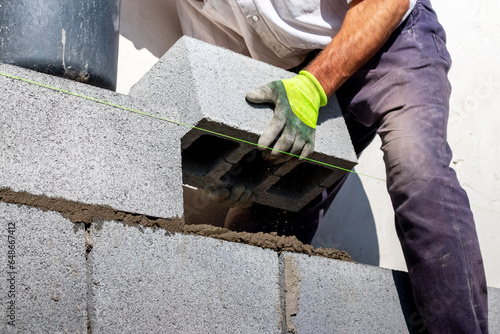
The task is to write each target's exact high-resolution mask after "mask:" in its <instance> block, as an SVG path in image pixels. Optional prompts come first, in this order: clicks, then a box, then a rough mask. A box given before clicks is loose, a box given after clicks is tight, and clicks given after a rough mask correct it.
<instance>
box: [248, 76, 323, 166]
mask: <svg viewBox="0 0 500 334" xmlns="http://www.w3.org/2000/svg"><path fill="white" fill-rule="evenodd" d="M247 99H248V101H250V102H254V103H273V104H274V105H275V109H274V116H273V118H272V119H271V122H270V123H269V125H268V126H267V128H266V130H265V131H264V133H263V134H262V135H261V136H260V138H259V142H258V144H259V145H260V146H262V147H272V148H273V150H268V151H265V152H264V153H263V157H264V158H265V159H268V160H271V161H273V162H274V163H281V162H284V161H286V160H288V159H290V158H291V157H292V156H291V155H289V154H283V153H282V152H289V153H291V154H294V155H300V156H301V157H307V156H308V155H309V154H311V153H312V152H313V151H314V136H315V131H316V123H317V121H318V112H319V108H320V107H322V106H324V105H326V103H327V97H326V94H325V91H324V90H323V88H322V87H321V85H320V83H319V82H318V80H316V78H315V77H314V76H313V75H312V74H311V73H309V72H307V71H300V73H299V75H297V76H296V77H293V78H291V79H285V80H279V81H273V82H271V83H269V84H267V85H264V86H261V87H258V88H255V89H253V90H251V91H249V92H248V93H247ZM278 136H279V138H278V139H277V137H278ZM276 139H277V140H276ZM275 141H276V143H275V144H274V146H271V145H272V144H273V143H274V142H275ZM280 151H281V152H280Z"/></svg>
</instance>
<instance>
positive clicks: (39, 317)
mask: <svg viewBox="0 0 500 334" xmlns="http://www.w3.org/2000/svg"><path fill="white" fill-rule="evenodd" d="M84 230H85V228H84V226H83V224H73V223H71V222H70V221H68V220H67V219H64V218H63V217H61V215H60V214H58V213H55V212H43V211H40V210H38V209H35V208H30V207H26V206H17V205H13V204H5V203H0V254H1V256H0V308H1V312H0V333H6V334H7V333H19V334H21V333H40V334H42V333H54V334H59V333H61V334H62V333H80V334H85V333H87V289H86V277H87V275H86V274H87V272H86V263H85V238H84ZM9 252H10V253H9ZM12 321H13V324H14V326H12V323H11V324H10V325H9V324H8V323H9V322H12Z"/></svg>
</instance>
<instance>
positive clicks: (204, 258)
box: [89, 222, 280, 334]
mask: <svg viewBox="0 0 500 334" xmlns="http://www.w3.org/2000/svg"><path fill="white" fill-rule="evenodd" d="M91 237H92V239H93V243H94V246H93V249H92V251H91V252H90V253H89V266H90V267H89V268H90V275H91V276H90V280H89V289H90V291H91V299H90V303H91V305H92V306H91V308H90V310H89V314H90V321H91V329H92V333H93V334H99V333H106V334H108V333H109V334H111V333H120V334H121V333H160V332H161V333H280V330H279V325H280V320H279V318H280V304H279V278H278V277H279V270H278V257H277V256H276V253H275V252H273V251H269V250H263V249H260V248H257V247H252V246H247V245H241V244H235V243H230V242H223V241H219V240H215V239H211V238H206V237H197V236H185V235H179V234H175V235H171V236H170V235H168V234H166V232H165V231H164V230H157V229H152V228H136V227H130V226H126V225H122V224H120V223H115V222H103V223H102V224H93V227H92V230H91Z"/></svg>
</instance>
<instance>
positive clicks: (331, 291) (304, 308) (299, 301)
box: [281, 253, 422, 334]
mask: <svg viewBox="0 0 500 334" xmlns="http://www.w3.org/2000/svg"><path fill="white" fill-rule="evenodd" d="M281 257H282V262H283V265H284V281H285V288H286V289H287V290H288V291H291V293H290V296H287V297H288V298H287V299H286V301H287V305H286V307H285V311H286V314H287V316H286V320H287V323H286V326H287V328H288V330H289V331H295V333H318V334H320V333H370V334H371V333H387V334H390V333H394V334H399V333H408V332H409V330H411V332H412V333H413V332H415V331H414V330H420V328H417V326H418V325H422V324H421V319H419V317H418V313H417V312H416V309H415V306H414V305H413V303H412V300H413V298H412V296H411V288H410V286H409V281H408V276H407V274H406V273H402V272H396V271H391V270H385V269H381V268H377V267H372V266H367V265H362V264H353V263H346V262H341V261H335V260H329V259H324V258H319V257H310V256H304V255H302V254H293V253H284V254H282V255H281ZM412 322H413V323H412ZM415 333H417V332H415Z"/></svg>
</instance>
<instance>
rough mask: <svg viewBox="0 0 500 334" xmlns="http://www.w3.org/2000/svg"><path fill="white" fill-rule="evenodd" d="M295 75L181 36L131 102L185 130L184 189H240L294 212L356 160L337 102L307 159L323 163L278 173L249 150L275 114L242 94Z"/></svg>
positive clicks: (326, 112) (325, 113)
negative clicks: (138, 102)
mask: <svg viewBox="0 0 500 334" xmlns="http://www.w3.org/2000/svg"><path fill="white" fill-rule="evenodd" d="M293 75H294V74H293V73H290V72H287V71H285V70H283V69H279V68H276V67H273V66H271V65H268V64H265V63H262V62H259V61H256V60H253V59H251V58H248V57H245V56H242V55H239V54H237V53H234V52H232V51H229V50H226V49H222V48H219V47H216V46H212V45H209V44H207V43H204V42H201V41H198V40H195V39H192V38H189V37H186V36H184V37H182V38H181V39H180V40H179V41H178V42H177V43H176V44H175V45H174V46H173V47H172V48H171V49H170V50H169V51H168V52H167V53H166V54H165V56H163V58H162V59H161V60H160V61H159V62H158V63H157V64H156V65H155V66H154V67H153V69H152V70H151V71H150V72H149V73H148V74H147V75H146V76H144V77H143V78H142V79H141V80H140V81H139V83H137V84H136V85H135V86H134V87H133V88H132V90H131V92H130V94H131V96H133V97H136V98H140V99H143V100H144V103H145V104H146V105H148V107H149V109H151V110H155V112H157V113H158V116H161V117H166V118H169V119H173V120H175V121H178V122H181V123H182V124H183V126H184V128H185V135H184V136H183V138H182V150H183V152H182V163H183V180H184V183H186V184H189V185H192V186H196V187H211V188H216V187H220V186H223V187H229V186H231V185H234V184H243V185H245V186H247V187H249V188H251V189H253V193H254V194H255V195H256V197H257V200H256V201H257V202H258V203H261V204H265V205H269V206H273V207H277V208H282V209H286V210H291V211H297V210H299V209H300V208H302V207H303V206H304V205H306V204H307V203H309V202H310V201H311V200H312V199H313V198H314V197H315V196H316V195H318V194H319V193H320V192H321V190H322V189H323V188H324V187H328V186H330V185H331V184H333V183H334V182H335V181H336V180H337V179H339V178H340V177H341V176H342V175H344V174H345V173H346V172H345V171H344V170H341V169H338V168H335V167H332V166H337V167H341V168H344V169H347V170H349V169H351V168H352V167H353V166H354V165H355V164H356V155H355V153H354V149H353V147H352V143H351V140H350V137H349V134H348V131H347V128H346V125H345V122H344V120H343V117H342V114H341V111H340V108H339V106H338V103H337V100H336V99H335V98H331V99H330V101H329V104H328V105H327V106H326V107H324V108H322V110H321V112H320V118H319V124H318V127H317V131H316V145H315V152H314V153H313V154H312V155H311V156H310V158H311V159H312V160H316V161H318V162H321V163H318V162H311V161H307V160H306V161H298V160H297V159H294V160H293V161H290V162H288V163H284V164H281V165H278V166H275V165H272V164H270V163H269V162H267V161H265V160H263V159H262V157H261V154H260V152H259V151H258V150H257V147H256V146H255V145H251V144H249V143H257V140H258V138H259V136H260V135H261V134H262V133H263V131H264V130H265V128H266V126H267V124H268V123H269V121H270V120H271V118H272V115H273V110H272V107H270V106H263V105H252V104H250V103H249V102H247V101H246V100H245V93H246V92H247V91H248V90H250V89H252V88H255V87H258V86H261V85H263V84H266V83H268V82H270V81H274V80H279V79H284V78H289V77H291V76H293ZM171 112H174V114H171ZM193 127H195V128H193ZM200 129H201V130H200ZM236 139H237V140H236ZM322 163H326V164H327V165H325V164H322ZM329 165H330V166H329Z"/></svg>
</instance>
